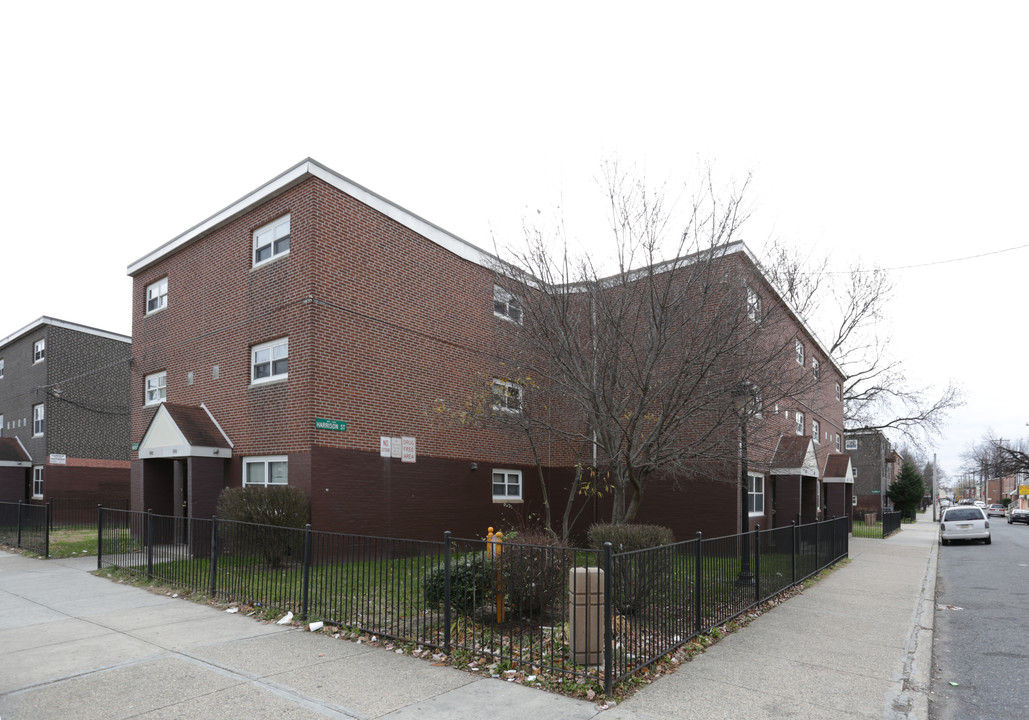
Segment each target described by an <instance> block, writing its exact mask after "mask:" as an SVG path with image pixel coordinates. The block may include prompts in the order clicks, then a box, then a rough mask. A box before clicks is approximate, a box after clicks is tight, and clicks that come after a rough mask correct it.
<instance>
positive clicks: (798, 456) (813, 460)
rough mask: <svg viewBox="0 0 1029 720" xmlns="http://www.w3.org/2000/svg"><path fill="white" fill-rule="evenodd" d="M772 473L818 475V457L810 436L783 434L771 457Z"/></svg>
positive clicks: (803, 475)
mask: <svg viewBox="0 0 1029 720" xmlns="http://www.w3.org/2000/svg"><path fill="white" fill-rule="evenodd" d="M771 473H772V475H800V476H801V477H813V478H816V477H818V457H817V456H816V455H815V445H814V443H813V442H812V441H811V438H809V437H805V436H803V435H784V436H782V437H780V438H779V446H778V447H777V448H776V449H775V456H774V457H773V458H772V469H771Z"/></svg>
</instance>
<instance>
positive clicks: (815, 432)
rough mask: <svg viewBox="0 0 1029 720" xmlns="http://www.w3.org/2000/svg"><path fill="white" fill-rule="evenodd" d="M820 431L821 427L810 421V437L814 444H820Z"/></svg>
mask: <svg viewBox="0 0 1029 720" xmlns="http://www.w3.org/2000/svg"><path fill="white" fill-rule="evenodd" d="M821 429H822V426H821V424H820V423H819V422H818V421H817V420H812V421H811V437H812V438H814V440H815V442H816V443H820V442H822V437H821V435H820V433H821Z"/></svg>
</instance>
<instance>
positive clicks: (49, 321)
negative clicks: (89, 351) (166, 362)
mask: <svg viewBox="0 0 1029 720" xmlns="http://www.w3.org/2000/svg"><path fill="white" fill-rule="evenodd" d="M47 325H51V326H53V327H59V328H65V329H66V330H76V331H78V332H82V333H87V334H89V335H96V336H97V337H103V338H107V339H108V340H119V341H121V342H125V343H131V342H132V338H131V337H129V336H128V335H119V334H118V333H113V332H110V331H109V330H100V329H98V328H94V327H89V326H87V325H79V324H77V323H72V322H67V321H65V320H58V319H57V318H52V317H46V316H45V315H44V316H43V317H41V318H38V319H36V320H33V321H32V322H30V323H29V324H28V325H26V326H25V327H23V328H22V329H21V330H18V331H16V332H13V333H11V334H10V335H8V336H7V337H5V338H3V339H0V348H2V347H5V346H7V345H10V344H11V343H13V342H14V341H15V340H18V339H20V338H22V337H23V336H25V335H28V334H29V333H32V332H35V331H36V330H38V329H39V328H42V327H45V326H47Z"/></svg>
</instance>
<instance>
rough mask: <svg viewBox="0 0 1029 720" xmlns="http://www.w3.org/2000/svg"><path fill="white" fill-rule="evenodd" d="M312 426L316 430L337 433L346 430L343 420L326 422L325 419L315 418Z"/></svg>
mask: <svg viewBox="0 0 1029 720" xmlns="http://www.w3.org/2000/svg"><path fill="white" fill-rule="evenodd" d="M314 426H315V428H316V429H318V430H336V431H337V432H343V431H344V430H346V429H347V423H346V421H345V420H326V419H325V418H315V420H314Z"/></svg>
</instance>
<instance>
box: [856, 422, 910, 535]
mask: <svg viewBox="0 0 1029 720" xmlns="http://www.w3.org/2000/svg"><path fill="white" fill-rule="evenodd" d="M844 449H845V451H846V452H847V453H848V454H849V455H850V460H851V464H852V465H853V468H854V498H855V502H854V516H855V517H863V516H864V515H865V513H875V514H876V515H877V517H879V518H881V517H882V515H881V513H882V511H883V509H884V508H887V509H888V508H890V507H892V503H890V500H889V498H887V497H886V493H887V492H888V491H889V489H890V484H891V483H893V481H894V480H895V479H896V478H897V476H898V475H899V474H900V466H901V463H902V462H903V458H902V457H901V456H900V455H899V454H898V453H897V451H896V450H894V449H893V446H892V445H891V444H890V441H889V440H888V439H887V438H886V436H885V435H883V433H881V432H880V431H878V430H863V431H850V432H847V433H845V434H844Z"/></svg>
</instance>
